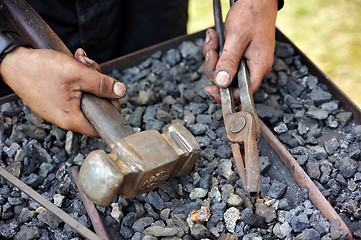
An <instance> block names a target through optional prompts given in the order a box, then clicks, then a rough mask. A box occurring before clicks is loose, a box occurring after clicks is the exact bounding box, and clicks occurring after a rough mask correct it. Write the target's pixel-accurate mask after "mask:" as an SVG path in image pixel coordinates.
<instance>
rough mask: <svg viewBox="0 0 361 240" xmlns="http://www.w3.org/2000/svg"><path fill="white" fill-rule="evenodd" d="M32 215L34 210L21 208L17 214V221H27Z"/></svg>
mask: <svg viewBox="0 0 361 240" xmlns="http://www.w3.org/2000/svg"><path fill="white" fill-rule="evenodd" d="M34 215H35V212H34V211H31V210H29V209H28V208H23V209H22V210H21V213H20V215H19V222H20V223H25V222H28V221H30V220H31V219H32V218H33V216H34Z"/></svg>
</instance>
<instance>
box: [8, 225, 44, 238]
mask: <svg viewBox="0 0 361 240" xmlns="http://www.w3.org/2000/svg"><path fill="white" fill-rule="evenodd" d="M40 236H41V231H40V229H39V228H37V227H34V226H26V225H22V226H21V227H20V231H19V232H18V233H17V234H16V235H15V237H14V240H23V239H27V240H32V239H36V238H39V237H40Z"/></svg>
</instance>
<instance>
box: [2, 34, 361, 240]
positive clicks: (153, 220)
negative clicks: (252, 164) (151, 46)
mask: <svg viewBox="0 0 361 240" xmlns="http://www.w3.org/2000/svg"><path fill="white" fill-rule="evenodd" d="M202 44H203V41H202V40H197V41H194V42H191V41H186V42H183V43H182V44H181V45H180V46H179V47H178V48H174V49H170V50H168V51H165V52H164V53H162V52H160V51H158V52H156V53H154V54H153V55H152V56H151V57H150V58H148V59H146V60H145V61H143V62H142V63H141V64H139V65H138V66H134V67H132V68H128V69H124V70H122V71H119V70H114V71H113V72H112V73H111V74H110V75H111V76H113V77H115V78H117V79H120V80H121V81H122V82H124V83H125V84H126V86H127V88H128V95H127V98H125V99H122V114H123V115H124V117H125V119H127V121H128V122H129V124H130V125H131V126H132V127H133V128H134V130H135V131H144V130H149V129H155V130H158V131H162V128H163V127H164V126H166V125H167V124H169V123H172V122H174V121H177V122H180V123H181V124H183V125H184V126H186V127H187V128H188V129H189V130H190V131H191V132H192V133H193V134H194V135H195V136H196V139H197V140H198V142H199V144H200V146H201V149H202V151H201V156H200V158H199V160H198V161H197V163H196V166H195V168H194V169H193V170H192V171H191V172H190V173H189V174H188V175H187V176H184V177H179V178H170V179H168V180H167V181H166V183H165V184H164V185H162V186H161V187H160V188H158V189H156V190H154V191H151V192H149V193H145V194H142V195H140V196H138V197H136V198H134V199H124V198H122V197H120V196H117V197H116V198H115V199H114V200H113V202H112V204H111V206H109V207H106V208H101V207H98V210H99V212H100V213H101V214H102V215H103V217H104V219H105V220H104V221H105V224H106V226H107V228H108V231H109V233H110V235H111V237H112V238H114V239H179V238H180V239H202V238H203V239H253V240H255V239H275V238H279V239H323V240H326V239H344V238H345V234H344V233H343V232H342V231H341V229H340V225H339V222H337V221H336V222H332V223H329V222H328V221H327V220H326V219H325V218H324V217H323V216H322V214H321V213H320V211H319V210H317V209H316V208H315V207H314V206H313V204H312V203H311V202H310V201H309V200H308V191H307V190H306V189H299V190H298V191H296V192H293V190H292V189H293V188H292V187H291V185H289V182H287V181H284V180H283V179H280V178H277V179H275V178H272V177H270V175H269V173H270V172H271V171H274V169H275V168H277V167H276V166H275V165H274V164H275V163H274V162H273V161H272V160H273V156H272V155H267V154H265V152H266V151H263V149H260V170H261V172H262V175H261V194H260V198H258V199H256V200H255V199H250V198H248V196H247V194H246V193H245V192H244V190H243V189H242V182H241V181H240V180H239V177H238V175H237V174H236V171H235V165H234V162H233V158H232V152H231V149H230V143H229V140H228V139H227V136H226V132H225V128H224V125H223V120H222V113H221V106H220V105H219V104H217V103H215V102H214V101H213V100H212V99H210V98H209V97H208V96H207V95H205V94H204V92H203V87H204V86H205V85H207V84H209V82H208V80H207V78H206V77H205V76H204V74H203V72H202V71H203V70H202ZM254 101H255V105H256V109H257V112H258V115H259V116H260V117H261V118H262V120H263V121H265V122H266V124H267V125H268V126H269V128H270V129H271V130H273V131H274V134H275V135H276V136H277V137H278V138H279V139H280V141H281V142H283V144H284V145H285V146H286V147H287V148H288V150H289V151H290V153H291V154H292V155H293V156H294V157H295V159H296V160H297V161H298V162H299V163H300V165H301V166H302V167H303V168H304V169H305V171H306V172H307V173H308V174H309V176H310V177H311V179H312V180H313V181H314V183H315V184H316V185H317V186H318V187H319V188H320V190H321V192H322V193H323V194H324V195H325V196H326V198H327V200H328V201H329V202H330V203H331V205H332V206H333V207H334V208H335V210H336V211H337V212H338V213H339V214H340V216H341V217H342V218H343V220H344V221H345V222H346V224H347V225H348V227H349V228H350V230H351V232H352V233H353V234H354V235H355V237H356V238H357V237H360V235H361V233H360V231H359V229H360V225H361V221H360V219H361V209H360V202H361V197H360V196H361V190H360V189H361V161H360V155H361V154H360V141H361V125H360V124H358V123H357V122H356V121H355V120H354V119H353V116H352V113H350V112H348V111H347V110H346V109H344V108H343V106H342V104H340V103H339V102H338V101H337V100H335V99H334V98H333V96H332V95H331V94H330V93H329V91H328V90H327V86H325V85H323V84H321V83H320V82H319V81H318V79H317V77H315V76H313V75H311V74H310V73H309V71H308V69H307V67H306V66H305V65H303V64H302V61H301V58H300V56H298V55H295V50H294V49H293V48H292V46H291V45H289V44H287V43H282V42H276V50H275V59H274V65H273V70H272V71H271V73H270V74H268V75H267V76H266V77H265V79H264V81H263V83H262V85H261V87H260V89H259V90H258V91H257V92H256V93H255V95H254ZM0 123H3V124H2V125H0V156H1V162H0V164H1V166H3V167H6V168H7V169H8V170H9V171H10V172H12V173H13V174H14V175H16V176H18V177H19V178H20V179H21V180H22V181H24V182H25V183H27V184H29V185H30V186H31V187H32V188H33V189H35V190H36V191H37V192H39V193H40V194H42V195H43V196H44V197H45V198H47V199H48V200H49V201H52V202H54V203H55V204H56V205H58V206H59V207H61V208H62V209H63V210H64V211H66V212H68V213H69V214H71V215H72V216H73V217H74V218H75V219H76V220H78V221H80V222H81V223H83V224H84V225H85V226H88V227H89V226H90V220H89V219H88V218H87V216H86V213H85V210H84V207H83V205H82V203H81V201H80V198H79V195H78V193H77V190H76V187H75V184H74V183H73V181H72V177H71V167H72V166H73V165H79V166H80V165H81V164H82V163H83V161H84V158H85V156H87V154H88V153H89V152H90V151H92V150H94V149H104V150H106V151H109V148H108V147H107V146H106V144H105V143H104V141H102V140H101V139H95V138H88V137H85V136H82V135H80V134H77V133H73V132H70V131H64V130H62V129H60V128H58V127H56V126H55V125H52V124H49V123H47V122H46V121H44V120H42V119H41V118H39V117H38V116H37V115H36V114H35V113H33V112H32V111H31V110H30V109H29V108H28V107H27V106H26V105H25V104H24V103H23V102H22V101H20V100H18V101H14V102H8V103H4V104H2V105H0ZM278 175H279V176H283V173H282V172H280V173H278ZM295 194H297V196H296V197H294V198H296V200H295V199H294V198H289V196H290V195H293V196H294V195H295ZM202 206H203V207H206V208H208V209H209V210H210V218H209V220H208V221H206V222H203V223H196V222H192V220H190V214H191V212H192V211H193V210H200V209H201V207H202ZM0 213H1V214H0V216H1V218H0V238H5V239H11V238H15V239H82V237H81V236H79V234H77V233H76V232H75V231H73V230H72V229H70V228H69V226H67V225H66V224H64V223H62V222H61V220H60V219H59V218H57V217H56V216H54V215H52V214H50V213H49V212H48V211H47V210H46V209H44V208H42V207H41V206H39V204H37V203H36V202H35V201H33V200H31V199H30V198H29V197H28V196H26V195H25V194H23V193H21V192H20V191H19V190H18V189H17V188H15V187H14V186H12V185H11V184H9V183H7V182H6V181H5V180H4V179H0Z"/></svg>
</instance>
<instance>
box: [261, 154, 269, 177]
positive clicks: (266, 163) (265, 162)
mask: <svg viewBox="0 0 361 240" xmlns="http://www.w3.org/2000/svg"><path fill="white" fill-rule="evenodd" d="M270 167H271V162H270V160H269V158H268V157H267V156H260V157H259V170H260V172H261V173H264V172H266V171H267V170H268V169H269V168H270Z"/></svg>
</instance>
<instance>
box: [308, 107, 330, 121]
mask: <svg viewBox="0 0 361 240" xmlns="http://www.w3.org/2000/svg"><path fill="white" fill-rule="evenodd" d="M306 116H308V117H310V118H313V119H317V120H324V119H326V118H327V117H328V112H327V111H326V110H324V109H319V108H317V107H313V106H311V107H310V108H309V109H308V111H307V112H306Z"/></svg>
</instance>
